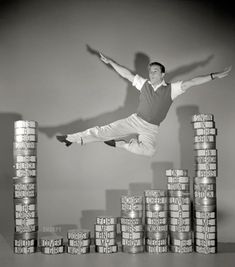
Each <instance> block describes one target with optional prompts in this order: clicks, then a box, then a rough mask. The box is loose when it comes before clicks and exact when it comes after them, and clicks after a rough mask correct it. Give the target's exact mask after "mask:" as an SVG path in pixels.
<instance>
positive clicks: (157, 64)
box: [149, 61, 166, 73]
mask: <svg viewBox="0 0 235 267" xmlns="http://www.w3.org/2000/svg"><path fill="white" fill-rule="evenodd" d="M154 65H156V66H159V67H160V69H161V72H162V73H165V72H166V69H165V66H164V65H162V64H161V63H159V62H157V61H154V62H150V63H149V68H150V67H151V66H154Z"/></svg>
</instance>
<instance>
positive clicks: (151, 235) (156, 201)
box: [144, 189, 168, 253]
mask: <svg viewBox="0 0 235 267" xmlns="http://www.w3.org/2000/svg"><path fill="white" fill-rule="evenodd" d="M144 194H145V231H146V251H147V252H149V253H164V252H167V251H168V220H167V217H168V197H167V190H157V189H155V190H154V189H152V190H146V191H145V192H144Z"/></svg>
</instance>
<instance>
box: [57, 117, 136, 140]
mask: <svg viewBox="0 0 235 267" xmlns="http://www.w3.org/2000/svg"><path fill="white" fill-rule="evenodd" d="M130 117H131V116H130ZM130 117H128V118H125V119H121V120H118V121H115V122H113V123H110V124H108V125H104V126H101V127H99V126H96V127H93V128H89V129H87V130H85V131H83V132H78V133H74V134H68V135H66V136H65V139H66V141H67V142H70V143H78V144H80V145H82V144H87V143H91V142H98V141H108V140H110V139H117V138H121V137H124V136H127V135H130V134H133V133H135V131H136V129H135V127H134V126H133V125H132V122H131V119H130ZM59 138H60V136H57V139H58V140H59ZM59 141H60V140H59Z"/></svg>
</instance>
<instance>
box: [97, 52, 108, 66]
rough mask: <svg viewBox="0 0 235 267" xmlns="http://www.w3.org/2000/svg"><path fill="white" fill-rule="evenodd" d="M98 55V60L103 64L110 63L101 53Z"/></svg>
mask: <svg viewBox="0 0 235 267" xmlns="http://www.w3.org/2000/svg"><path fill="white" fill-rule="evenodd" d="M99 54H100V59H101V60H102V61H103V62H104V63H105V64H109V63H110V59H109V58H107V57H105V56H104V55H103V54H102V53H99Z"/></svg>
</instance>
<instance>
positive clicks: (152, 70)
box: [149, 65, 164, 84]
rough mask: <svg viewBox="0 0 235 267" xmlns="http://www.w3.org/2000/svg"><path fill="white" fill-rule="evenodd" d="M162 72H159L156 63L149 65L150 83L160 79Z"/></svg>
mask: <svg viewBox="0 0 235 267" xmlns="http://www.w3.org/2000/svg"><path fill="white" fill-rule="evenodd" d="M163 76H164V74H163V73H162V72H161V68H160V66H158V65H153V66H150V67H149V79H150V82H151V83H152V84H155V83H159V82H161V81H162V79H163Z"/></svg>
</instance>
